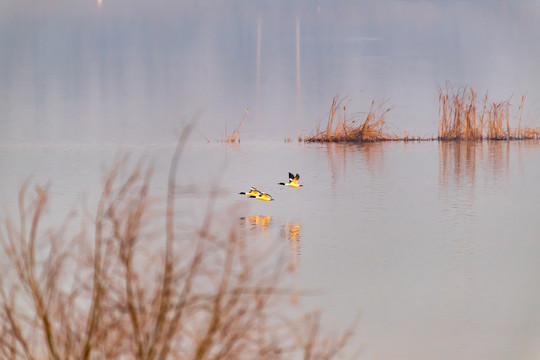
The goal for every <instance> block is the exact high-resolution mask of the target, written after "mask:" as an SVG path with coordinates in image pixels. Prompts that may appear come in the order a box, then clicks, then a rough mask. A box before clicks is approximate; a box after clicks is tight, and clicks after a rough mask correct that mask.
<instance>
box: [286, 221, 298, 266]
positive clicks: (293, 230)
mask: <svg viewBox="0 0 540 360" xmlns="http://www.w3.org/2000/svg"><path fill="white" fill-rule="evenodd" d="M300 230H301V226H300V224H299V223H289V222H288V223H286V224H285V225H284V226H283V237H284V238H285V239H287V240H288V241H289V247H290V249H291V262H290V264H289V270H290V271H294V270H296V269H297V268H298V266H299V265H300Z"/></svg>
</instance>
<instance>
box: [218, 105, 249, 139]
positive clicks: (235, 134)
mask: <svg viewBox="0 0 540 360" xmlns="http://www.w3.org/2000/svg"><path fill="white" fill-rule="evenodd" d="M248 112H249V111H248V108H246V110H245V111H244V116H243V117H242V120H240V123H239V124H238V126H237V127H236V129H234V131H233V132H232V134H230V135H229V134H228V132H227V129H225V134H223V135H222V136H221V142H222V143H236V142H238V143H239V142H240V127H241V126H242V124H243V123H244V120H245V119H246V117H247V114H248Z"/></svg>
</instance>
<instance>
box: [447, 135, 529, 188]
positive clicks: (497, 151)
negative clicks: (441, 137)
mask: <svg viewBox="0 0 540 360" xmlns="http://www.w3.org/2000/svg"><path fill="white" fill-rule="evenodd" d="M486 147H487V151H486ZM518 150H519V148H518ZM486 153H487V159H486V158H485V157H486ZM509 161H510V142H509V141H486V142H483V141H482V142H477V141H463V142H454V141H450V142H439V184H440V185H442V186H462V185H471V186H474V185H475V182H476V178H477V175H478V174H479V170H480V169H483V170H485V171H483V172H482V173H483V174H484V175H489V174H491V175H492V179H493V180H497V179H499V178H500V176H501V175H503V174H507V175H508V168H509Z"/></svg>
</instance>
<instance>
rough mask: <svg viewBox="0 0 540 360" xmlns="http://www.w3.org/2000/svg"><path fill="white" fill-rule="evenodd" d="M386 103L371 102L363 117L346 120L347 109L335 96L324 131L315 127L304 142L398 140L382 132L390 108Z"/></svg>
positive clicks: (357, 115) (355, 116) (356, 115)
mask: <svg viewBox="0 0 540 360" xmlns="http://www.w3.org/2000/svg"><path fill="white" fill-rule="evenodd" d="M386 103H387V101H381V102H378V103H377V102H375V100H373V101H372V102H371V107H370V109H369V111H368V113H367V115H366V116H365V118H363V119H362V118H361V117H360V115H359V114H355V115H352V116H351V117H350V118H347V111H346V110H347V107H346V105H344V99H339V98H338V97H337V96H335V97H334V98H333V99H332V105H331V107H330V112H329V113H328V122H327V124H326V128H325V129H321V128H320V127H317V129H316V131H315V135H313V136H309V137H305V138H304V141H306V142H362V141H388V140H398V139H399V138H398V137H396V136H394V135H390V134H386V133H384V132H383V127H384V123H385V117H386V115H387V114H388V112H389V111H390V110H391V108H389V107H387V104H386Z"/></svg>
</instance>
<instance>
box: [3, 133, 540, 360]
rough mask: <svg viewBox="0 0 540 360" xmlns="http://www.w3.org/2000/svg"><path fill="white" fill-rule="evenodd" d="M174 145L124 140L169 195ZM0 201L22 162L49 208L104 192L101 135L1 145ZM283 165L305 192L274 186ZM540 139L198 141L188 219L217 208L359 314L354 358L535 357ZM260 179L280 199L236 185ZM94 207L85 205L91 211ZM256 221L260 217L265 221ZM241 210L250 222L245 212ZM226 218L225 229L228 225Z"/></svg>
mask: <svg viewBox="0 0 540 360" xmlns="http://www.w3.org/2000/svg"><path fill="white" fill-rule="evenodd" d="M173 149H174V143H170V144H168V145H160V146H157V145H156V146H154V147H148V148H142V147H138V146H131V147H126V146H124V149H123V150H124V151H129V152H131V153H132V154H133V156H134V157H135V158H137V157H139V156H144V157H146V158H147V159H151V161H152V163H153V164H154V166H155V169H156V170H155V172H156V174H155V177H154V186H153V190H152V193H153V194H154V195H156V196H158V197H159V196H164V195H165V191H166V188H165V186H166V175H167V170H168V162H169V161H170V157H171V155H172V151H173ZM0 150H1V151H0V159H1V163H2V170H3V172H4V173H3V176H2V178H3V184H2V188H1V190H2V191H1V194H0V195H1V197H2V199H5V200H10V199H11V201H4V206H5V207H6V208H7V209H11V210H14V208H15V201H14V200H15V191H16V189H17V187H18V186H19V185H20V183H21V181H22V180H24V178H25V177H26V176H28V174H33V175H34V176H33V181H34V182H37V183H45V182H46V181H47V180H51V195H52V204H53V206H51V209H53V210H54V211H52V214H51V213H50V214H49V216H51V215H52V217H53V218H54V216H58V220H59V219H60V215H62V216H63V215H64V214H65V212H67V211H68V210H69V209H71V207H72V206H73V205H74V204H77V202H79V203H80V202H81V201H82V199H83V197H81V196H80V194H81V193H82V192H84V191H86V194H87V196H86V197H84V198H85V199H86V203H87V204H91V203H92V202H93V201H95V196H93V195H97V194H98V193H99V184H100V179H101V178H102V174H103V171H102V170H101V168H102V166H101V165H102V164H106V165H107V164H108V165H110V164H112V163H113V161H114V159H115V155H114V153H115V150H114V149H113V148H111V147H103V146H101V147H100V146H97V145H96V146H76V145H71V146H69V145H63V146H45V145H41V146H39V145H36V146H22V145H20V146H2V147H1V148H0ZM289 171H294V172H299V173H300V174H301V178H300V183H302V184H304V187H302V188H299V189H293V188H288V187H284V186H280V185H278V184H277V183H278V182H280V181H283V180H286V178H287V174H288V172H289ZM539 179H540V143H538V142H530V141H516V142H511V143H508V142H484V143H472V142H471V143H463V144H456V143H437V142H423V143H375V144H364V145H353V144H328V145H326V144H297V143H289V144H284V143H281V142H246V143H242V144H241V145H239V146H238V145H235V146H228V145H222V144H206V143H191V144H189V145H188V147H187V148H186V150H185V152H184V155H183V157H182V159H181V161H180V170H179V173H178V191H179V193H181V195H179V197H180V201H179V202H178V209H179V213H180V214H181V215H180V216H181V218H183V219H188V220H186V221H185V222H186V223H192V224H193V225H194V226H196V225H197V224H200V222H201V221H202V214H203V209H204V207H205V206H206V203H207V195H206V194H207V193H208V189H210V188H212V187H214V188H217V189H218V190H219V191H218V200H217V204H216V210H217V211H218V213H220V214H222V216H221V217H219V218H223V214H224V213H227V214H229V215H228V216H226V217H225V219H226V220H227V221H228V222H225V223H229V224H231V223H232V224H241V225H242V226H244V228H245V229H246V231H247V234H248V236H250V241H251V242H252V244H253V246H261V247H262V248H267V247H268V246H274V244H277V246H278V247H281V248H282V250H284V251H285V255H286V256H287V257H288V259H289V260H290V261H292V264H293V266H294V268H295V270H294V271H293V273H292V274H291V275H290V276H291V281H294V282H295V283H296V285H297V286H298V287H299V288H301V289H310V290H316V295H314V296H307V297H305V298H302V300H301V302H300V305H299V311H303V310H309V309H316V308H321V309H324V318H323V319H324V324H325V325H326V326H327V329H344V328H346V327H347V326H349V325H350V324H351V321H352V319H353V318H354V317H355V316H357V315H360V316H361V318H360V319H361V320H360V323H359V326H358V335H357V336H356V337H355V338H354V341H353V342H352V344H351V345H352V347H353V348H357V349H361V357H360V358H361V359H433V358H437V359H465V358H468V359H535V358H536V357H538V356H539V355H540V340H539V339H540V312H539V311H538V309H539V308H540V288H539V287H538V284H537V279H538V276H539V275H540V263H539V262H538V257H539V256H540V243H539V242H538V239H539V233H540V222H539V221H538V216H539V214H540V202H539V201H538V199H540V188H539V187H538V180H539ZM250 186H256V187H258V188H259V189H261V190H264V191H267V192H269V193H270V194H271V195H272V196H273V197H274V198H275V201H272V202H263V201H259V200H256V199H248V198H245V197H243V196H242V195H238V194H237V193H238V192H240V191H246V190H248V189H249V187H250ZM90 208H91V207H90ZM257 217H258V218H257ZM241 218H244V219H243V220H242V219H241ZM225 230H226V229H225V228H224V229H223V231H224V234H225Z"/></svg>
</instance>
